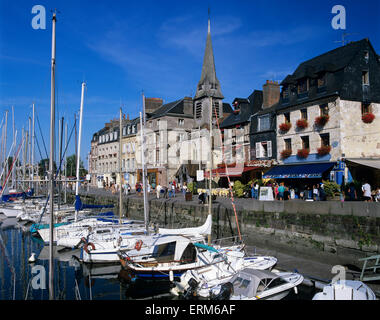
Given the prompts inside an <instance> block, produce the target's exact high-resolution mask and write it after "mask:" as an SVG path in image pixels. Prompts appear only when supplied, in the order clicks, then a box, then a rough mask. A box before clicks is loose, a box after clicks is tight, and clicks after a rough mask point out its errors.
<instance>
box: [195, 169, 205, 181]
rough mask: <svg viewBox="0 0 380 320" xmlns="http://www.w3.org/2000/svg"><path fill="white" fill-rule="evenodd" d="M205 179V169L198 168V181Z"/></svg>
mask: <svg viewBox="0 0 380 320" xmlns="http://www.w3.org/2000/svg"><path fill="white" fill-rule="evenodd" d="M204 179H205V177H204V171H203V170H197V181H203V180H204Z"/></svg>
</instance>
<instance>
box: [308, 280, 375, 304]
mask: <svg viewBox="0 0 380 320" xmlns="http://www.w3.org/2000/svg"><path fill="white" fill-rule="evenodd" d="M313 300H376V295H375V293H374V292H373V291H372V290H371V288H369V287H368V286H367V285H366V284H364V283H363V282H361V281H357V280H338V281H336V282H334V283H332V284H329V285H326V286H325V287H324V288H323V291H322V292H318V293H316V294H315V295H314V297H313Z"/></svg>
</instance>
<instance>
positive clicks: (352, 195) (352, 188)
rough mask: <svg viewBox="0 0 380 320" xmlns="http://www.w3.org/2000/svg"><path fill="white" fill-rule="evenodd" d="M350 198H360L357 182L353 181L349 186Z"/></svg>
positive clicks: (352, 199)
mask: <svg viewBox="0 0 380 320" xmlns="http://www.w3.org/2000/svg"><path fill="white" fill-rule="evenodd" d="M348 199H349V201H356V200H357V199H358V194H357V192H356V189H355V184H354V183H353V182H351V183H350V186H349V187H348Z"/></svg>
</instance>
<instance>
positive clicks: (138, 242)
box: [135, 240, 143, 251]
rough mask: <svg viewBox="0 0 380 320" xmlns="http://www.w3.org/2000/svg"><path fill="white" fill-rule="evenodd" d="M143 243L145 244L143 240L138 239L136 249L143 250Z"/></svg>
mask: <svg viewBox="0 0 380 320" xmlns="http://www.w3.org/2000/svg"><path fill="white" fill-rule="evenodd" d="M142 244H143V242H142V240H139V241H136V244H135V249H136V250H137V251H140V250H141V247H142Z"/></svg>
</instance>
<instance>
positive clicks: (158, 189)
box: [156, 184, 162, 199]
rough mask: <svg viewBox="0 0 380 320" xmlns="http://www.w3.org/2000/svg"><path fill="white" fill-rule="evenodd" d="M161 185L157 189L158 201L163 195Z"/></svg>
mask: <svg viewBox="0 0 380 320" xmlns="http://www.w3.org/2000/svg"><path fill="white" fill-rule="evenodd" d="M161 189H162V187H161V185H160V184H158V185H157V187H156V196H157V199H160V193H161Z"/></svg>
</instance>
